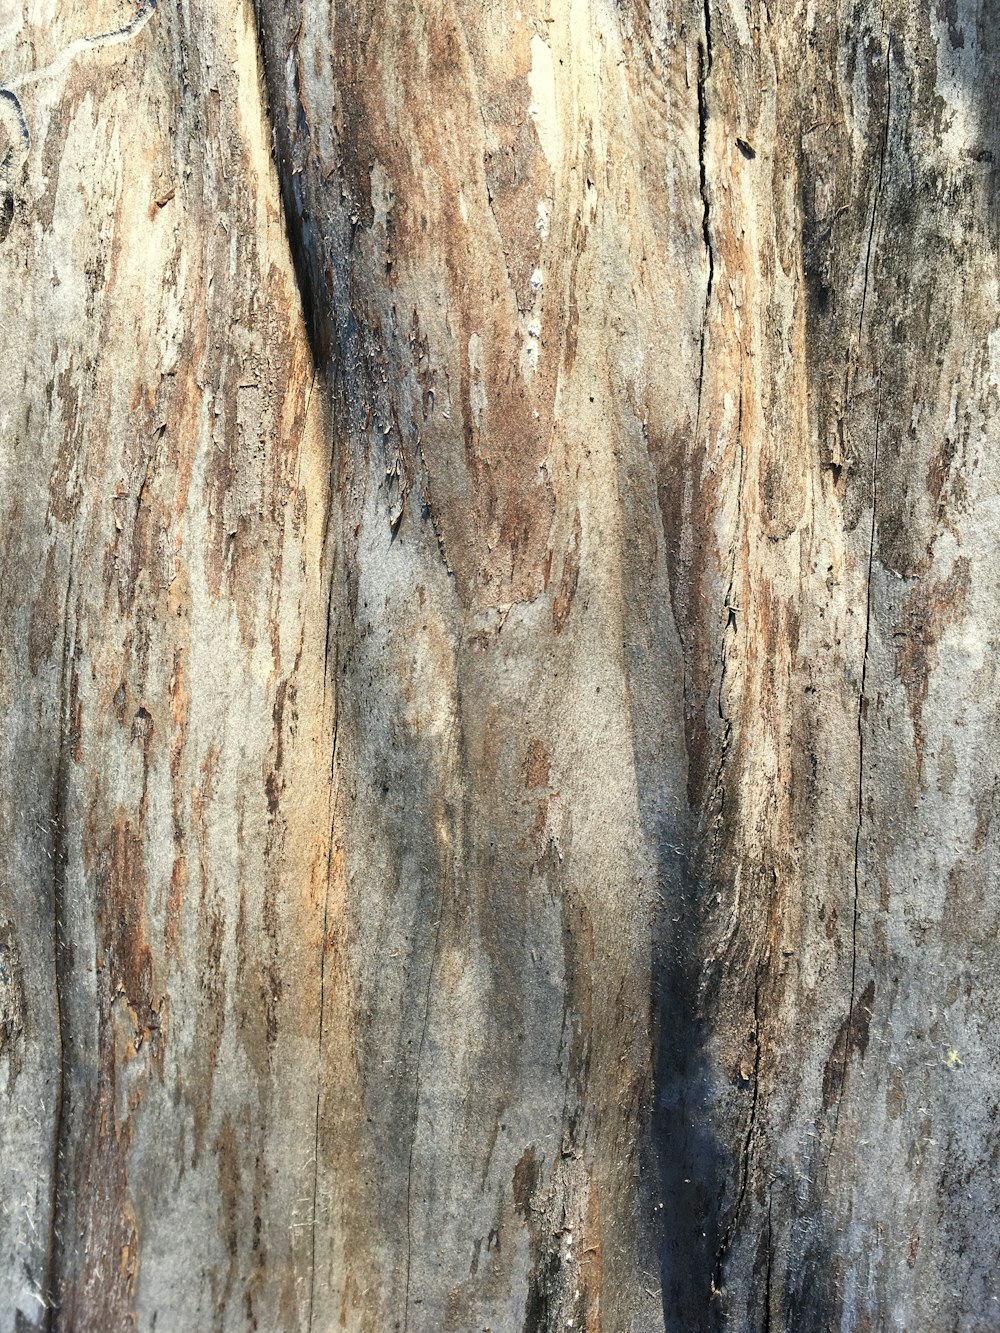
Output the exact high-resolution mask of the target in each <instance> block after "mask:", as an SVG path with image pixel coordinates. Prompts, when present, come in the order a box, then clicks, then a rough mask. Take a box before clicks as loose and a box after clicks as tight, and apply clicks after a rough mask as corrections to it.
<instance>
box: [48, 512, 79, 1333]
mask: <svg viewBox="0 0 1000 1333" xmlns="http://www.w3.org/2000/svg"><path fill="white" fill-rule="evenodd" d="M75 550H76V524H75V523H74V524H73V526H72V528H71V531H70V548H69V572H68V574H67V578H66V595H65V597H64V599H63V616H62V621H63V640H62V654H61V660H60V668H59V746H58V752H57V756H56V771H55V778H54V781H53V786H52V804H51V816H50V818H51V828H52V996H53V1003H54V1008H55V1020H56V1039H57V1041H58V1046H59V1052H58V1060H57V1065H56V1090H55V1098H54V1106H55V1121H54V1124H53V1127H52V1148H53V1151H52V1189H51V1201H50V1206H49V1235H48V1252H47V1254H46V1272H45V1284H44V1287H43V1290H42V1297H43V1300H44V1302H45V1310H44V1318H45V1329H46V1333H53V1330H55V1329H56V1328H57V1327H58V1322H59V1321H58V1309H59V1306H58V1288H59V1282H60V1268H61V1261H60V1253H59V1251H60V1247H61V1245H62V1222H63V1218H62V1212H63V1210H64V1209H65V1206H66V1199H65V1195H66V1188H65V1181H64V1180H63V1172H64V1169H65V1163H66V1162H67V1161H68V1159H69V1152H68V1145H67V1143H66V1142H65V1138H66V1130H67V1120H68V1116H67V1114H66V1111H67V1102H68V1098H69V1085H68V1080H67V1078H66V1052H67V1050H68V1048H69V1019H68V1015H67V1013H66V1005H65V996H64V994H63V979H64V976H65V973H66V971H67V969H68V967H69V961H70V960H69V952H68V949H67V947H66V938H65V928H66V864H67V855H68V852H67V847H66V807H67V803H68V795H69V793H68V786H69V738H70V728H71V725H72V718H71V709H72V689H71V686H70V672H71V669H72V668H71V662H72V658H73V652H74V650H75V645H74V644H73V642H72V638H73V636H72V634H71V633H70V600H71V595H72V590H73V569H74V555H75Z"/></svg>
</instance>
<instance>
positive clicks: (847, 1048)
mask: <svg viewBox="0 0 1000 1333" xmlns="http://www.w3.org/2000/svg"><path fill="white" fill-rule="evenodd" d="M885 78H886V84H885V90H886V91H885V119H884V121H883V125H882V143H881V148H880V153H879V169H878V180H877V181H876V184H875V195H874V198H873V199H872V215H871V221H870V223H869V226H868V245H867V249H866V251H865V280H864V288H863V290H862V293H861V314H860V317H859V320H858V344H859V354H860V345H861V338H862V332H863V324H864V317H865V305H866V301H867V297H868V281H869V273H870V270H871V260H872V252H873V250H874V244H875V223H876V218H877V215H878V205H879V200H880V198H881V194H882V186H883V182H884V180H885V163H886V156H887V154H888V147H889V123H890V116H891V112H892V42H891V39H887V41H886V48H885ZM881 414H882V380H881V375H879V378H878V387H877V390H876V401H875V432H874V435H875V438H874V444H873V448H872V470H871V504H872V517H871V524H870V527H869V533H868V575H867V581H866V587H865V637H864V651H863V655H862V659H861V689H860V691H859V695H858V787H857V808H858V817H857V824H856V827H855V831H854V908H853V914H852V921H851V993H850V1000H849V1002H848V1007H847V1027H846V1032H847V1034H848V1037H847V1040H845V1042H844V1056H843V1064H842V1067H841V1075H840V1092H839V1095H838V1097H837V1110H836V1114H835V1116H834V1122H833V1133H832V1135H831V1138H830V1152H831V1153H832V1151H833V1143H834V1140H835V1139H836V1135H837V1129H838V1126H839V1124H840V1108H841V1105H842V1103H843V1099H844V1086H845V1084H846V1081H847V1066H848V1062H849V1061H850V1058H851V1049H852V1048H851V1041H850V1033H851V1032H852V1031H853V1030H854V1029H853V1023H854V1009H855V1005H856V1002H857V988H858V915H859V910H860V902H861V834H862V824H863V820H864V808H863V806H864V781H865V701H866V698H867V688H868V657H869V649H870V641H871V622H872V571H873V568H874V565H875V535H876V531H877V527H878V444H879V428H880V424H881Z"/></svg>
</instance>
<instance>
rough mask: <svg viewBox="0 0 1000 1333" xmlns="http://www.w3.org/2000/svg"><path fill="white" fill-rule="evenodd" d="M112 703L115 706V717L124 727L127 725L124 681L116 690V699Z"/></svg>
mask: <svg viewBox="0 0 1000 1333" xmlns="http://www.w3.org/2000/svg"><path fill="white" fill-rule="evenodd" d="M112 703H113V705H114V710H115V717H117V719H118V721H119V722H120V723H121V725H122V726H124V725H125V682H124V681H122V683H121V684H120V685H119V686H118V688H117V690H115V697H114V699H113V700H112Z"/></svg>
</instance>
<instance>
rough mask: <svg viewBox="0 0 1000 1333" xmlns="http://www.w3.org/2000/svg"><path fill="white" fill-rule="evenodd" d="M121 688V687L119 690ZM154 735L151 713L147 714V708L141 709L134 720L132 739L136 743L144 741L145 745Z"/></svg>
mask: <svg viewBox="0 0 1000 1333" xmlns="http://www.w3.org/2000/svg"><path fill="white" fill-rule="evenodd" d="M120 688H121V687H120V686H119V689H120ZM116 697H117V696H116ZM152 734H153V719H152V717H150V715H149V713H147V712H146V710H145V708H140V709H139V711H138V712H137V713H136V715H135V717H134V718H133V719H132V739H133V740H134V741H142V742H143V744H145V743H146V741H147V740H149V738H150V736H152Z"/></svg>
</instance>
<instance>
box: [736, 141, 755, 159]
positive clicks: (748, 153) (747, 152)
mask: <svg viewBox="0 0 1000 1333" xmlns="http://www.w3.org/2000/svg"><path fill="white" fill-rule="evenodd" d="M736 147H737V148H738V149H739V150H740V152H741V153H742V154H743V156H744V157H745V158H746V160H747V161H748V162H752V161H753V160H754V158H755V157H756V156H757V154H756V153H755V152H754V150H753V149H752V148H751V147H750V145H749V144H748V143H747V141H746V139H737V140H736Z"/></svg>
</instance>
